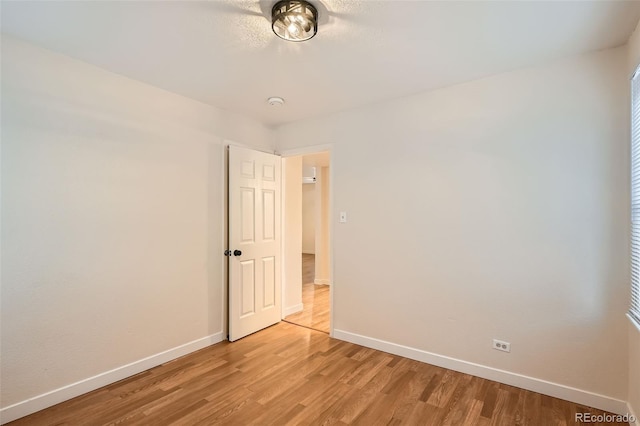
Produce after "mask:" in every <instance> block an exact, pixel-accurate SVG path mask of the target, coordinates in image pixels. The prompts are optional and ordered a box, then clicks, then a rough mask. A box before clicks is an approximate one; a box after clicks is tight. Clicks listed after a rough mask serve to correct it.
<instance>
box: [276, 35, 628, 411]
mask: <svg viewBox="0 0 640 426" xmlns="http://www.w3.org/2000/svg"><path fill="white" fill-rule="evenodd" d="M626 69H627V68H626V48H624V47H622V48H617V49H612V50H605V51H601V52H597V53H593V54H587V55H583V56H579V57H574V58H570V59H566V60H562V61H558V62H554V63H551V64H547V65H544V66H539V67H535V68H529V69H523V70H518V71H514V72H510V73H505V74H500V75H496V76H492V77H489V78H485V79H482V80H478V81H473V82H469V83H466V84H461V85H457V86H453V87H448V88H443V89H440V90H435V91H432V92H428V93H423V94H419V95H416V96H412V97H406V98H402V99H397V100H394V101H390V102H387V103H382V104H377V105H373V106H369V107H366V108H361V109H356V110H352V111H348V112H343V113H340V114H336V115H332V116H329V117H324V118H319V119H314V120H307V121H304V122H299V123H294V124H291V125H287V126H283V127H281V128H279V129H278V131H277V134H276V139H277V141H278V149H279V150H287V149H296V148H300V147H301V145H302V144H304V145H306V146H314V145H322V144H327V143H332V144H333V147H334V148H333V155H332V164H331V167H332V179H333V186H332V187H333V193H334V201H335V203H334V205H333V206H332V219H333V220H336V218H337V214H338V212H339V211H346V212H347V213H348V218H349V222H348V223H345V224H342V223H336V225H335V226H334V230H335V233H334V236H335V239H334V243H333V247H334V261H335V265H334V284H335V287H334V309H335V312H334V326H335V328H336V329H337V330H339V331H342V332H344V333H342V335H350V336H356V335H360V336H363V337H364V338H365V339H363V341H367V342H374V341H373V340H371V339H368V340H367V339H366V338H375V339H380V340H382V341H386V342H390V343H392V344H395V345H405V346H406V347H409V348H413V349H417V350H418V351H427V352H430V353H433V354H437V355H443V356H446V357H451V358H455V359H458V360H464V361H467V362H471V363H476V364H479V365H481V366H487V367H492V368H495V369H500V370H506V371H507V372H511V373H517V374H520V375H525V376H530V377H532V378H535V379H540V380H543V381H549V382H553V383H556V384H560V385H564V386H568V387H573V388H577V389H579V390H583V391H586V392H579V391H578V392H577V393H578V394H580V395H581V396H582V397H584V398H583V399H585V400H586V399H588V397H589V395H590V394H589V392H592V393H596V394H601V395H604V396H607V397H610V398H613V399H614V401H612V402H611V404H612V405H613V406H615V407H619V406H620V405H621V404H622V405H623V403H622V401H620V400H623V401H624V400H626V398H627V373H628V359H627V356H628V351H627V345H628V333H627V320H626V318H625V317H624V315H623V314H624V312H625V310H626V307H627V302H628V282H629V276H628V262H627V257H628V237H627V234H628V223H629V214H628V207H629V203H628V194H629V179H628V166H627V164H628V160H629V157H628V139H627V137H628V132H627V128H628V122H627V119H628V96H627V83H626V80H625V79H626V74H627V72H626ZM300 134H304V135H307V136H306V137H305V138H300V137H299V135H300ZM492 338H499V339H503V340H506V341H509V342H511V345H512V352H511V353H510V354H505V353H502V352H498V351H496V350H493V349H491V339H492ZM396 347H398V348H399V346H396ZM612 348H613V349H612ZM440 359H447V360H448V358H440ZM492 371H495V370H492ZM512 377H520V376H513V375H512ZM527 380H528V379H527ZM533 382H535V383H538V384H540V385H541V386H546V385H545V383H544V382H540V381H528V382H527V383H533ZM550 386H551V387H553V385H550ZM555 388H557V387H554V389H555ZM562 389H564V390H566V391H567V392H569V393H570V394H571V395H573V393H572V392H574V390H571V389H567V388H562ZM573 396H575V395H573ZM595 399H596V400H598V401H600V402H604V403H603V404H600V405H607V403H608V402H607V401H609V400H608V399H607V398H604V399H599V397H596V398H595Z"/></svg>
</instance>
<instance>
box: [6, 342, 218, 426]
mask: <svg viewBox="0 0 640 426" xmlns="http://www.w3.org/2000/svg"><path fill="white" fill-rule="evenodd" d="M223 340H224V337H223V333H222V332H219V333H216V334H212V335H210V336H206V337H203V338H201V339H197V340H194V341H192V342H189V343H185V344H184V345H180V346H177V347H175V348H172V349H168V350H166V351H164V352H160V353H158V354H155V355H151V356H149V357H147V358H143V359H141V360H139V361H135V362H132V363H130V364H127V365H123V366H122V367H118V368H114V369H113V370H110V371H105V372H104V373H100V374H98V375H96V376H93V377H89V378H87V379H84V380H80V381H79V382H75V383H72V384H70V385H67V386H63V387H61V388H58V389H54V390H52V391H50V392H47V393H43V394H42V395H38V396H35V397H33V398H29V399H27V400H24V401H21V402H18V403H16V404H13V405H10V406H8V407H3V408H2V409H0V424H5V423H8V422H11V421H13V420H16V419H19V418H21V417H24V416H27V415H29V414H33V413H35V412H36V411H40V410H43V409H45V408H48V407H51V406H52V405H56V404H59V403H61V402H63V401H67V400H69V399H71V398H75V397H76V396H80V395H82V394H85V393H87V392H91V391H93V390H96V389H99V388H101V387H103V386H106V385H109V384H111V383H115V382H117V381H118V380H122V379H125V378H127V377H130V376H133V375H134V374H138V373H141V372H143V371H145V370H148V369H150V368H153V367H157V366H158V365H161V364H164V363H165V362H168V361H171V360H173V359H176V358H179V357H181V356H184V355H187V354H189V353H191V352H194V351H197V350H199V349H202V348H206V347H207V346H210V345H213V344H215V343H218V342H221V341H223Z"/></svg>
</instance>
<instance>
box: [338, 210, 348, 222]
mask: <svg viewBox="0 0 640 426" xmlns="http://www.w3.org/2000/svg"><path fill="white" fill-rule="evenodd" d="M346 222H347V212H340V223H346Z"/></svg>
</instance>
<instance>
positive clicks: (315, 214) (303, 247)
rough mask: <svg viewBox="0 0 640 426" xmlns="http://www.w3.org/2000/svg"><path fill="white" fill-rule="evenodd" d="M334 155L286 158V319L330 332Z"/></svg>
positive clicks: (284, 177)
mask: <svg viewBox="0 0 640 426" xmlns="http://www.w3.org/2000/svg"><path fill="white" fill-rule="evenodd" d="M330 170H331V169H330V152H328V151H322V152H315V153H309V154H304V155H298V156H291V157H285V158H283V200H284V202H283V212H284V215H283V219H284V220H283V226H284V228H283V229H284V234H285V238H284V250H283V252H284V253H283V254H284V256H283V258H284V259H285V260H284V262H285V270H286V271H285V274H283V275H284V281H285V282H284V293H286V294H285V295H284V297H283V299H284V300H283V301H284V304H283V307H284V309H283V319H284V320H285V321H287V322H290V323H292V324H296V325H299V326H302V327H307V328H311V329H314V330H317V331H322V332H324V333H329V332H330V329H331V294H332V291H331V290H332V288H331V284H332V282H331V281H332V279H331V270H332V268H331V250H330V247H331V241H330V237H331V235H330V234H331V233H330V229H331V223H330V222H331V221H330V219H331V217H330V211H331V209H330V207H331V206H330V200H331V197H330Z"/></svg>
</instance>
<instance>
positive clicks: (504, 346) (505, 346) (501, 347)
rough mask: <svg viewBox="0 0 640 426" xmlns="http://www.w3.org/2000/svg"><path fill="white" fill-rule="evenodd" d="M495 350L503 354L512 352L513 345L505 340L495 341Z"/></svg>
mask: <svg viewBox="0 0 640 426" xmlns="http://www.w3.org/2000/svg"><path fill="white" fill-rule="evenodd" d="M493 349H496V350H498V351H502V352H511V343H509V342H505V341H503V340H498V339H493Z"/></svg>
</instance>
